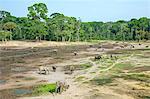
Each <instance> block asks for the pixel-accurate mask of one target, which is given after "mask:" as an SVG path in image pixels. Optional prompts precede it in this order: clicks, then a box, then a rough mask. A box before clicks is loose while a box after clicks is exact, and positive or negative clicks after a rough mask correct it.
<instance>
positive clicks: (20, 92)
mask: <svg viewBox="0 0 150 99" xmlns="http://www.w3.org/2000/svg"><path fill="white" fill-rule="evenodd" d="M31 93H32V91H31V90H29V89H13V94H14V95H17V96H22V95H26V94H31Z"/></svg>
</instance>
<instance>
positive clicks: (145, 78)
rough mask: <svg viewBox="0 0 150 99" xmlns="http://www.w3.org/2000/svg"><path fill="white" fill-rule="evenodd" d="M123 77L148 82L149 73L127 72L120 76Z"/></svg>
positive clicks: (149, 81)
mask: <svg viewBox="0 0 150 99" xmlns="http://www.w3.org/2000/svg"><path fill="white" fill-rule="evenodd" d="M122 77H123V78H124V79H131V80H137V81H143V82H148V83H150V79H149V78H150V75H146V74H138V73H135V74H127V75H123V76H122Z"/></svg>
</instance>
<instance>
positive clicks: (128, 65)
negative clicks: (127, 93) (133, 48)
mask: <svg viewBox="0 0 150 99" xmlns="http://www.w3.org/2000/svg"><path fill="white" fill-rule="evenodd" d="M132 68H133V65H132V64H131V63H130V62H127V63H118V64H116V65H115V66H114V68H112V69H111V70H112V71H113V72H116V73H117V72H118V73H121V72H122V71H123V70H129V69H132Z"/></svg>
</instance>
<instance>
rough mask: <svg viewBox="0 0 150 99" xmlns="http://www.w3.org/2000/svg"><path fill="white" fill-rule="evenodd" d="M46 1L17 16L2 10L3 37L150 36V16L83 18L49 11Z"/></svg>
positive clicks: (0, 31) (86, 38)
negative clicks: (23, 14) (25, 14)
mask: <svg viewBox="0 0 150 99" xmlns="http://www.w3.org/2000/svg"><path fill="white" fill-rule="evenodd" d="M47 13H48V9H47V6H46V5H45V4H43V3H38V4H34V5H32V6H30V7H28V15H27V17H15V16H12V15H11V14H10V13H9V12H7V11H0V40H2V41H7V40H52V41H89V40H95V39H96V40H101V39H109V40H124V41H125V40H138V41H139V40H149V39H150V18H146V17H142V18H140V19H131V20H130V21H124V20H119V21H117V22H106V23H104V22H81V20H80V19H79V20H78V19H76V18H75V17H68V16H65V15H63V14H60V13H53V14H51V15H50V16H48V15H47Z"/></svg>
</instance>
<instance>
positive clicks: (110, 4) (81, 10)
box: [0, 0, 150, 22]
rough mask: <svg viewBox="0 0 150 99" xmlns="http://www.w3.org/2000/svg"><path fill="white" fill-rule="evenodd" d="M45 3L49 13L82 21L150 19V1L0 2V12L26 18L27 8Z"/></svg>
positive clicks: (41, 0) (45, 0)
mask: <svg viewBox="0 0 150 99" xmlns="http://www.w3.org/2000/svg"><path fill="white" fill-rule="evenodd" d="M34 3H45V4H46V5H47V7H48V10H49V13H48V15H51V14H52V13H55V12H57V13H63V14H64V15H66V16H73V17H76V18H80V19H81V20H82V21H86V22H87V21H103V22H109V21H117V20H127V21H128V20H130V19H132V18H140V17H149V18H150V0H0V10H5V11H8V12H11V14H12V15H14V16H17V17H25V16H27V13H28V10H27V7H29V6H31V5H33V4H34Z"/></svg>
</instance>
